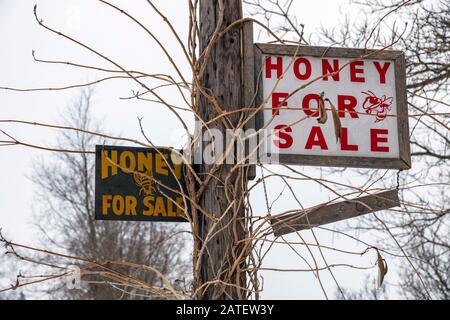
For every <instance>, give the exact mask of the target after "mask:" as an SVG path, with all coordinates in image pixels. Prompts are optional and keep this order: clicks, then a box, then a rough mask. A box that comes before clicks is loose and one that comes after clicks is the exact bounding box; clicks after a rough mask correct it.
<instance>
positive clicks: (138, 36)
mask: <svg viewBox="0 0 450 320" xmlns="http://www.w3.org/2000/svg"><path fill="white" fill-rule="evenodd" d="M35 3H37V4H38V15H39V17H40V18H42V19H44V21H45V23H46V24H48V25H49V26H52V27H55V28H56V29H59V30H61V31H64V32H65V33H68V34H70V35H71V36H73V37H75V38H76V39H80V40H82V42H85V43H86V44H88V45H91V46H92V47H94V48H95V49H96V50H98V51H99V52H102V53H105V54H107V55H108V56H109V57H111V58H113V60H115V61H118V62H120V64H121V65H123V66H124V67H125V68H127V69H135V70H141V71H144V72H148V73H158V72H161V73H171V74H173V75H175V72H174V70H173V68H172V67H171V66H170V64H169V63H168V60H167V59H166V58H165V57H164V56H163V54H162V52H161V50H160V49H159V48H158V47H157V46H156V44H155V43H154V42H153V41H152V39H150V38H149V37H148V36H147V35H146V34H145V33H144V32H143V31H142V30H141V29H139V27H138V26H136V25H134V24H133V23H131V22H130V21H129V20H128V19H127V18H126V17H124V16H122V15H120V14H119V13H117V12H115V11H113V10H112V9H111V8H109V7H106V6H105V5H102V4H100V3H98V2H97V1H92V0H77V1H75V0H63V1H61V0H58V1H56V0H31V1H29V0H21V1H17V0H0V44H1V46H0V86H11V87H19V88H30V87H52V86H63V85H69V84H74V83H80V82H85V81H92V80H95V79H97V78H99V76H101V75H99V74H98V73H94V72H88V71H86V70H83V69H76V68H72V67H66V66H61V65H48V64H40V63H36V62H34V61H33V59H32V56H31V52H32V50H36V55H37V57H39V58H42V59H49V60H66V61H73V62H79V63H84V64H89V65H96V66H103V67H112V66H110V65H108V64H107V63H105V62H103V61H102V60H101V59H99V58H97V57H95V56H94V55H93V54H91V53H89V52H87V51H86V50H84V49H82V48H80V47H78V46H76V45H74V44H72V43H70V42H69V41H67V40H65V39H62V38H60V37H57V36H56V35H53V34H51V33H49V32H48V31H46V30H44V29H43V28H41V27H39V26H38V24H37V23H36V21H35V19H34V16H33V5H34V4H35ZM114 3H115V4H118V5H119V6H121V7H123V8H125V9H127V10H129V12H130V13H132V14H133V15H135V16H136V17H137V18H139V19H140V20H141V21H145V23H146V25H147V26H148V27H149V28H150V29H151V30H153V31H155V32H156V34H157V35H158V36H159V38H160V39H162V40H163V43H164V45H165V46H166V48H167V49H168V51H169V52H171V53H172V54H173V56H174V58H175V60H176V62H177V63H178V65H180V66H181V68H182V71H183V72H184V74H185V75H187V79H190V76H189V74H190V73H189V67H188V64H187V63H186V60H185V59H184V56H183V55H182V52H181V49H180V48H179V47H178V45H177V43H176V41H175V39H174V38H173V36H172V35H171V33H170V31H169V30H168V28H167V27H166V26H165V25H164V24H163V23H162V20H161V19H160V18H159V17H158V16H157V15H156V14H154V13H153V12H152V9H151V8H150V6H148V4H147V3H146V2H145V1H144V0H135V1H114ZM154 3H155V4H156V5H157V6H158V7H159V8H160V9H161V11H163V12H164V14H165V15H167V16H168V18H169V19H170V20H171V22H172V24H173V25H174V27H175V29H176V30H177V31H178V32H179V33H180V34H181V36H182V38H183V39H186V38H187V37H186V34H187V25H188V13H187V1H182V0H171V1H161V0H160V1H154ZM358 10H359V9H355V8H354V7H350V6H349V5H348V4H347V1H340V0H339V1H338V0H315V1H296V3H295V7H294V12H296V14H297V17H298V20H299V21H300V22H302V23H304V24H305V25H306V34H309V33H310V32H311V31H314V30H315V29H317V28H319V27H320V25H324V26H327V27H331V26H333V25H335V24H337V23H338V22H339V21H342V20H343V13H342V12H344V13H347V12H348V13H351V14H352V15H357V14H358ZM263 40H264V39H263V38H261V39H260V40H259V41H263ZM132 89H135V90H139V88H138V86H137V85H136V84H134V83H133V82H132V81H128V80H126V81H125V80H113V81H111V82H107V83H104V84H101V85H99V86H97V87H96V94H95V96H94V104H93V108H92V111H93V115H94V116H95V117H96V118H101V119H104V121H103V123H102V125H103V127H104V128H105V129H106V130H107V131H109V132H114V133H121V134H122V135H123V136H126V137H129V138H136V139H139V140H144V139H143V137H142V136H141V133H140V129H139V126H138V122H137V117H138V116H139V117H144V125H145V129H146V131H147V134H148V135H149V136H150V137H151V138H152V140H153V142H154V143H155V144H157V145H167V146H179V142H180V141H181V140H180V139H179V132H180V131H179V130H174V129H175V128H174V127H175V126H174V123H176V119H175V118H174V117H173V116H171V115H169V112H167V110H166V109H165V108H164V107H162V106H160V105H158V104H151V103H148V102H142V101H137V100H119V97H125V96H129V95H130V94H131V90H132ZM78 92H79V91H78V90H77V89H75V90H68V91H58V92H47V91H44V92H30V93H17V92H9V91H4V90H0V119H21V120H29V121H36V122H44V123H61V116H60V115H61V114H62V112H63V110H64V109H65V108H66V106H67V105H69V104H70V103H71V101H73V100H75V99H76V98H77V96H78ZM167 92H169V93H170V91H165V93H166V95H165V96H166V97H167V96H171V99H170V102H172V103H174V104H178V105H180V101H181V99H179V98H177V95H176V94H173V95H168V94H167ZM181 106H182V105H181ZM187 119H189V117H188V118H187ZM191 122H192V121H191ZM0 128H1V129H3V130H5V131H6V132H8V133H10V134H12V135H13V136H15V137H17V138H18V139H19V140H23V141H26V142H28V143H35V144H38V145H44V146H52V145H54V144H55V143H56V136H57V135H56V133H57V132H56V131H54V130H47V129H42V128H37V127H32V126H24V125H21V126H19V125H6V124H0ZM174 131H176V133H174ZM50 156H51V154H50V153H49V152H46V151H37V150H33V149H29V148H25V147H21V146H19V147H2V148H0V164H1V165H0V227H2V228H3V230H4V232H5V234H6V235H7V236H8V237H9V238H11V239H13V240H14V241H16V242H25V243H29V244H37V243H38V242H37V241H38V240H39V239H36V237H35V236H34V232H33V228H32V226H31V222H32V214H31V212H32V207H33V192H34V186H33V184H32V183H31V182H30V181H29V180H28V179H27V178H26V175H27V174H29V173H30V165H31V163H32V162H33V159H37V158H39V157H41V158H45V157H50ZM298 169H299V170H304V172H306V173H308V174H311V175H314V176H318V175H319V172H318V171H317V170H315V169H314V168H301V167H299V168H298ZM347 177H348V178H347V179H345V181H346V182H350V183H353V184H356V183H357V181H354V180H352V177H351V175H350V176H347ZM342 180H344V179H342ZM361 182H362V181H359V183H361ZM294 185H295V191H296V193H297V195H298V196H299V198H300V199H301V201H302V202H303V205H304V206H306V207H308V206H312V205H316V204H318V203H320V202H323V201H326V200H329V195H328V193H326V192H325V191H324V190H323V189H320V188H319V187H318V186H317V185H315V184H314V183H313V182H307V183H305V182H302V183H296V184H294ZM281 188H282V184H281V183H280V182H279V181H273V180H272V183H271V184H270V185H269V195H270V197H271V199H269V200H270V201H272V200H274V199H275V198H276V197H277V196H278V194H279V192H280V190H281ZM252 199H253V203H254V210H255V212H259V213H260V214H264V213H265V204H264V200H263V199H264V196H263V194H262V193H261V190H258V191H257V192H256V193H255V194H254V195H253V198H252ZM296 207H298V205H296V203H295V202H294V201H293V200H292V199H291V197H289V198H288V197H282V198H280V199H279V200H278V202H277V203H276V205H275V206H274V213H276V212H282V211H284V210H288V209H292V208H296ZM258 210H260V211H258ZM354 223H357V221H355V222H354ZM49 227H51V226H49ZM302 235H303V236H304V238H305V240H306V241H307V242H314V238H313V237H312V236H311V233H310V232H309V231H306V232H303V233H302ZM316 235H317V236H318V239H319V241H320V243H321V244H324V245H327V244H328V245H331V246H336V247H338V248H340V249H345V250H350V251H357V252H361V251H363V250H364V249H365V246H362V245H358V244H357V242H356V241H352V240H349V239H347V238H345V237H342V236H337V235H336V234H334V235H333V234H332V233H329V232H324V231H322V232H319V231H317V232H316ZM359 237H361V238H365V239H369V240H372V241H374V239H373V238H371V235H359ZM286 239H290V240H292V241H298V238H296V236H289V237H286ZM296 249H298V251H299V252H300V253H301V254H302V255H303V256H304V257H305V258H306V259H308V261H309V262H310V263H312V259H311V258H310V256H309V255H308V251H307V250H306V248H305V247H301V246H297V247H296ZM324 252H325V255H326V257H327V260H328V263H330V264H331V263H347V264H354V265H357V266H369V265H373V263H374V261H375V253H374V252H370V253H368V254H366V255H364V256H362V257H361V256H359V255H344V254H335V253H334V252H333V251H326V250H325V251H324ZM315 257H316V258H317V262H318V264H319V265H321V266H323V261H322V260H321V259H320V255H319V254H318V252H316V251H315ZM388 262H392V261H388ZM391 265H392V264H391ZM264 266H265V267H275V268H276V267H278V268H287V269H289V268H296V269H305V268H307V265H306V264H305V263H304V262H303V261H302V260H301V259H300V258H299V256H297V255H296V254H295V253H294V252H293V251H292V250H291V249H289V248H287V246H286V245H279V246H275V247H274V248H273V249H272V252H271V253H270V254H269V255H268V257H267V258H266V260H265V264H264ZM0 267H1V266H0ZM390 270H392V268H390ZM333 272H334V274H335V276H336V277H337V280H338V282H339V283H340V284H341V285H342V286H343V287H347V288H348V287H350V288H358V287H360V286H362V285H363V283H362V281H363V279H364V275H365V274H367V273H368V272H369V273H370V274H372V275H376V269H372V270H370V271H368V272H366V271H362V270H356V269H350V268H335V269H334V270H333ZM261 275H262V276H263V277H264V293H263V295H262V297H263V298H267V299H323V298H324V295H323V293H322V291H321V289H320V285H319V282H318V281H317V280H316V279H315V277H314V274H313V273H311V272H309V273H297V272H295V273H294V272H284V273H279V272H262V273H261ZM320 275H321V280H322V282H323V284H324V286H325V288H326V289H327V293H328V296H329V297H333V296H334V292H335V288H336V287H335V285H334V282H333V280H332V279H331V277H330V275H329V273H328V272H321V274H320ZM387 281H391V282H395V273H394V272H393V271H390V273H389V274H388V277H387Z"/></svg>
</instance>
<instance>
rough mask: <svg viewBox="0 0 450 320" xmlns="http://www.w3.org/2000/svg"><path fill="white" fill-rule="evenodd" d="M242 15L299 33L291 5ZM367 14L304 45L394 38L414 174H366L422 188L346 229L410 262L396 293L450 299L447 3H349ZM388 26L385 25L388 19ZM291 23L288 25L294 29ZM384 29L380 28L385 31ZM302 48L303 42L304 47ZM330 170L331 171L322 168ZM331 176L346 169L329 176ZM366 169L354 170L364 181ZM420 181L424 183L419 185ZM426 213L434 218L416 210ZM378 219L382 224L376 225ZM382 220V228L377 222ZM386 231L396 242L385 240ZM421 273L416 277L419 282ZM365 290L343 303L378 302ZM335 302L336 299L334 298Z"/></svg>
mask: <svg viewBox="0 0 450 320" xmlns="http://www.w3.org/2000/svg"><path fill="white" fill-rule="evenodd" d="M245 2H246V3H247V4H248V5H249V11H250V12H251V13H253V14H256V15H261V16H263V17H265V18H266V19H269V18H276V19H277V21H278V23H279V26H278V28H277V31H278V32H279V33H280V34H283V35H286V36H289V35H294V36H295V35H299V34H301V35H303V29H304V27H303V25H302V24H300V23H298V22H297V20H296V19H295V15H294V14H293V13H292V12H291V11H292V10H291V11H290V8H291V5H292V1H281V0H245ZM351 5H359V6H360V8H361V9H366V10H365V12H366V16H365V17H364V16H363V15H359V17H360V18H359V19H358V20H357V21H355V22H354V23H352V22H351V21H350V19H349V17H346V18H345V21H344V23H343V24H342V25H338V26H336V27H334V28H332V29H326V28H322V30H320V32H319V34H318V35H317V34H310V35H309V39H310V40H309V41H310V42H311V43H315V44H317V45H331V46H343V47H361V48H384V47H386V45H387V44H389V43H393V42H394V41H395V39H398V41H397V42H396V45H395V46H394V47H393V49H398V50H403V51H404V52H405V55H406V61H407V65H406V68H407V78H408V84H407V88H408V90H409V91H408V93H409V97H408V104H409V113H410V115H412V118H410V119H411V120H410V128H412V132H411V143H412V146H413V150H412V156H413V166H412V167H413V168H412V169H411V170H409V171H408V172H407V173H400V172H397V173H394V174H392V175H390V174H387V172H385V171H383V170H379V171H378V172H371V174H372V175H373V179H375V180H377V179H380V180H381V179H382V178H384V181H388V182H387V183H385V185H386V187H390V186H391V187H392V181H393V180H394V181H395V180H397V179H399V181H398V182H399V185H400V182H401V184H402V185H414V183H415V182H417V181H421V182H423V183H424V184H425V185H423V186H421V187H419V188H417V189H409V190H403V191H402V188H400V191H402V194H403V198H404V199H405V200H406V201H407V202H409V203H415V204H416V205H417V206H416V207H415V208H411V207H409V208H406V207H405V208H402V210H398V211H390V212H388V213H386V214H378V216H377V215H368V216H365V217H362V218H360V219H359V222H360V223H359V224H358V226H356V227H355V225H354V224H352V225H351V226H350V228H351V229H356V230H359V231H361V230H364V231H366V232H369V231H376V230H378V231H380V237H381V236H382V235H383V237H384V241H381V242H382V243H383V245H385V246H386V247H387V248H390V249H393V250H395V249H397V250H398V249H399V248H403V250H404V252H399V254H404V253H407V254H408V255H410V256H411V263H402V264H401V266H400V278H401V279H400V283H398V288H399V293H400V294H401V295H402V296H403V297H405V298H413V299H429V298H434V299H448V298H449V297H450V268H449V265H450V238H449V234H450V219H449V218H450V215H449V213H450V205H449V203H450V197H449V194H450V193H449V191H450V190H449V181H450V167H449V165H450V162H449V160H450V137H449V123H450V117H449V116H448V108H449V106H450V104H448V103H447V102H445V100H448V97H449V93H450V92H449V83H450V82H449V79H450V2H448V1H425V0H414V1H412V0H409V1H403V0H402V1H399V0H390V1H380V0H361V1H353V2H352V3H351ZM394 12H395V15H394V16H393V21H391V23H385V22H386V21H384V20H385V19H386V18H387V19H388V18H389V15H390V14H391V13H394ZM293 21H295V23H293ZM386 28H387V29H386ZM305 44H306V42H305ZM324 170H327V171H329V170H330V169H324ZM331 171H333V172H334V173H336V172H339V171H342V172H344V171H346V170H331ZM367 173H368V171H367V170H364V171H360V174H364V175H367ZM424 181H426V182H424ZM425 207H432V208H433V212H429V211H423V210H422V208H425ZM381 218H382V219H381ZM381 221H382V222H381ZM386 229H388V230H389V232H391V233H392V236H393V237H394V238H395V239H396V240H397V241H398V243H395V242H394V241H392V239H391V238H386V237H385V232H386ZM418 275H420V278H419V277H418ZM386 296H388V295H387V294H386V292H383V293H382V294H377V293H374V292H373V287H371V286H370V285H369V286H368V285H366V286H365V287H364V288H363V289H362V290H360V291H354V292H352V291H348V290H346V292H345V297H346V298H366V299H379V298H383V297H386ZM337 297H339V298H341V297H342V295H341V293H339V294H338V295H337Z"/></svg>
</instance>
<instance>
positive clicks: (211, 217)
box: [195, 0, 248, 299]
mask: <svg viewBox="0 0 450 320" xmlns="http://www.w3.org/2000/svg"><path fill="white" fill-rule="evenodd" d="M219 2H220V1H218V0H200V8H199V9H200V12H199V14H200V52H203V50H204V49H205V48H206V47H207V46H208V44H209V43H210V41H211V37H212V35H213V33H214V31H215V30H216V28H217V27H218V24H219V23H220V20H221V19H220V17H222V20H221V22H222V23H221V25H220V30H224V29H225V28H226V27H227V26H229V25H230V24H231V23H232V22H234V21H236V20H239V19H241V18H242V2H241V0H223V1H222V3H223V12H220V11H221V10H220V7H219ZM241 32H242V24H237V25H236V26H235V27H233V28H232V29H231V30H229V31H228V32H227V33H226V34H225V35H224V36H223V37H222V38H220V39H219V40H218V41H217V43H216V44H215V45H214V47H213V48H212V50H211V51H210V54H209V56H208V62H207V65H206V68H205V71H204V74H203V76H202V77H201V79H200V83H201V85H202V86H203V87H204V89H205V91H206V92H208V94H210V95H213V96H214V97H215V99H216V100H217V102H218V105H219V106H220V108H221V109H222V110H223V111H224V112H226V111H230V110H236V109H240V108H242V107H243V80H242V78H243V76H242V63H243V62H242V52H241V46H242V43H241V40H242V39H241V38H242V35H241ZM199 113H200V116H201V118H202V119H203V120H204V121H205V122H207V121H209V120H211V119H213V118H214V117H217V116H218V114H217V113H218V112H217V108H214V106H213V104H212V103H211V100H210V99H207V98H206V97H205V96H204V95H202V96H201V98H200V102H199ZM239 118H240V113H235V114H232V115H229V116H227V119H228V120H226V121H222V119H221V120H217V121H214V122H212V123H211V124H209V125H208V128H209V129H219V130H221V131H222V132H225V126H228V127H229V128H233V127H236V126H237V124H238V122H239ZM202 130H203V131H205V128H202ZM224 136H225V135H224ZM224 145H225V142H224ZM232 167H233V165H230V164H221V165H220V166H218V167H217V165H216V164H204V163H203V164H201V165H200V166H199V167H198V173H199V175H200V177H201V178H202V179H207V177H208V175H211V174H213V177H212V178H211V179H210V180H209V183H208V185H207V187H206V189H205V190H204V192H203V193H202V194H201V198H200V199H199V200H198V202H199V205H200V206H201V207H202V208H203V209H204V211H205V212H207V213H208V216H206V215H204V214H202V213H199V217H198V233H199V234H198V235H197V236H198V239H201V240H200V243H201V246H200V249H201V247H202V246H206V247H205V248H204V249H205V250H204V251H203V254H202V255H201V257H200V259H201V267H200V270H199V275H198V279H197V281H196V284H195V287H196V288H197V289H198V288H201V290H199V291H200V293H199V294H198V295H197V297H195V298H198V299H245V298H247V292H246V291H245V290H243V289H241V288H245V287H246V276H245V270H243V269H245V268H246V263H245V261H246V257H247V251H246V250H247V249H246V248H248V246H246V245H244V243H243V242H242V240H244V239H245V237H246V228H245V221H244V218H245V208H244V199H243V197H242V195H243V194H244V192H245V189H246V183H247V179H246V177H245V174H244V172H243V171H244V169H239V170H234V171H232V170H231V168H232ZM213 168H214V169H213Z"/></svg>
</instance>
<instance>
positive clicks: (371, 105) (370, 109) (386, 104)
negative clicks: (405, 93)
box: [361, 90, 394, 122]
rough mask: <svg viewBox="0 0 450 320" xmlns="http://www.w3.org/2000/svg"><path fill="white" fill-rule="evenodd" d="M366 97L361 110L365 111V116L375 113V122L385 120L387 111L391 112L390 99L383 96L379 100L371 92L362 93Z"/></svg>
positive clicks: (391, 99)
mask: <svg viewBox="0 0 450 320" xmlns="http://www.w3.org/2000/svg"><path fill="white" fill-rule="evenodd" d="M361 93H364V94H365V95H367V98H366V99H365V100H364V102H363V108H364V110H366V113H367V114H372V113H374V112H376V119H375V122H380V121H383V120H384V119H386V116H387V113H388V111H390V110H391V104H392V101H393V100H394V99H393V98H392V97H386V95H384V94H383V96H382V97H381V98H378V97H377V96H376V95H375V94H374V93H373V92H372V91H370V90H367V92H366V91H362V92H361Z"/></svg>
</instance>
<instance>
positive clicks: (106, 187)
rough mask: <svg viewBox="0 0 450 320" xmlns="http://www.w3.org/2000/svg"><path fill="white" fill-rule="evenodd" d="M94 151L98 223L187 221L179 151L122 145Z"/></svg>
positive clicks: (103, 147) (98, 147)
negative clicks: (117, 221)
mask: <svg viewBox="0 0 450 320" xmlns="http://www.w3.org/2000/svg"><path fill="white" fill-rule="evenodd" d="M95 151H96V152H95V156H96V159H95V219H96V220H125V221H174V222H178V221H187V220H186V217H185V203H184V201H183V196H182V194H183V189H184V185H185V184H184V183H185V181H184V175H183V172H182V171H183V166H182V163H181V161H178V160H179V159H180V158H179V156H178V157H177V153H176V152H175V153H173V152H172V150H171V149H168V148H133V147H121V146H96V150H95ZM174 160H175V161H174Z"/></svg>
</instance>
